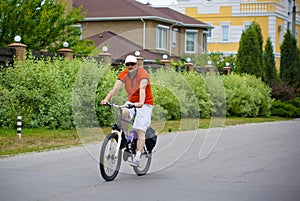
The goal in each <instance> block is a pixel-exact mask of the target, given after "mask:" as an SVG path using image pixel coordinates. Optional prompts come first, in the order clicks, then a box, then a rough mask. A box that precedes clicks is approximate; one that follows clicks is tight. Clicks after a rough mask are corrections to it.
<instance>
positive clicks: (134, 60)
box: [125, 55, 137, 64]
mask: <svg viewBox="0 0 300 201" xmlns="http://www.w3.org/2000/svg"><path fill="white" fill-rule="evenodd" d="M129 62H132V63H137V59H136V57H135V56H133V55H128V56H127V57H126V59H125V64H126V63H129Z"/></svg>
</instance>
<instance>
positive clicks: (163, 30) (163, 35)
mask: <svg viewBox="0 0 300 201" xmlns="http://www.w3.org/2000/svg"><path fill="white" fill-rule="evenodd" d="M169 29H170V28H169V27H168V26H165V25H160V24H159V25H157V26H156V49H157V50H167V48H168V30H169Z"/></svg>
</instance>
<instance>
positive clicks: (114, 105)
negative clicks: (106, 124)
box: [103, 102, 135, 109]
mask: <svg viewBox="0 0 300 201" xmlns="http://www.w3.org/2000/svg"><path fill="white" fill-rule="evenodd" d="M103 106H109V107H116V108H127V109H132V108H135V105H134V104H124V105H117V104H114V103H109V102H108V103H106V104H104V105H103Z"/></svg>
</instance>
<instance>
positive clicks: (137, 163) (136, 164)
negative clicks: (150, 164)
mask: <svg viewBox="0 0 300 201" xmlns="http://www.w3.org/2000/svg"><path fill="white" fill-rule="evenodd" d="M129 165H131V166H134V167H139V166H140V161H138V160H136V159H135V158H133V159H132V161H129Z"/></svg>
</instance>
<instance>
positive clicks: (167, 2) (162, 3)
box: [136, 0, 176, 6]
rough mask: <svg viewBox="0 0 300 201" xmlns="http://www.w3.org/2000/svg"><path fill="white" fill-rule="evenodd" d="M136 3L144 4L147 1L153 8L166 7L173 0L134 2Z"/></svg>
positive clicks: (140, 0) (141, 0) (142, 0)
mask: <svg viewBox="0 0 300 201" xmlns="http://www.w3.org/2000/svg"><path fill="white" fill-rule="evenodd" d="M136 1H139V2H141V3H144V4H146V3H147V2H148V1H149V3H150V4H152V5H154V6H166V5H167V6H168V5H170V4H171V2H172V1H174V0H136ZM175 2H176V1H175Z"/></svg>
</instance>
